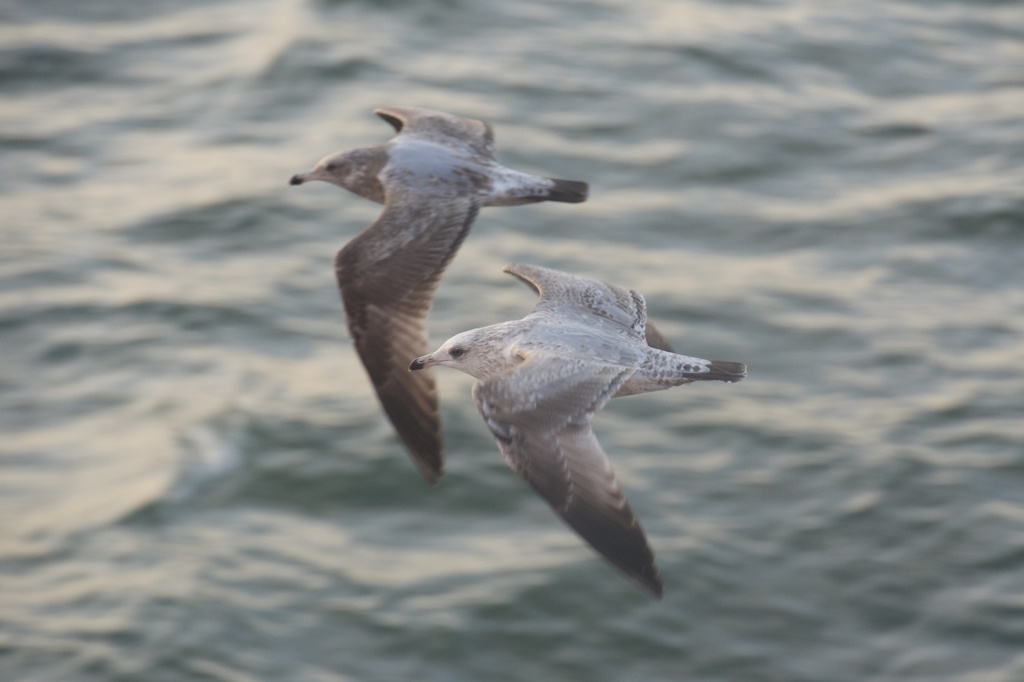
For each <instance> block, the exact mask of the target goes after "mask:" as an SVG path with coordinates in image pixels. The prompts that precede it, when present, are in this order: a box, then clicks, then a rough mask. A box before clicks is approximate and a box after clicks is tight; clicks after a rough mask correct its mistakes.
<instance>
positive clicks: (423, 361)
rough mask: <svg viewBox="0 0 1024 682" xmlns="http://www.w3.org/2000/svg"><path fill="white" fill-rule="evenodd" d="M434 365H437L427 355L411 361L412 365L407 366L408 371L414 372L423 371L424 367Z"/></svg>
mask: <svg viewBox="0 0 1024 682" xmlns="http://www.w3.org/2000/svg"><path fill="white" fill-rule="evenodd" d="M436 364H437V363H436V362H434V358H432V357H430V356H429V355H423V356H421V357H418V358H416V359H415V360H413V361H412V364H410V365H409V371H410V372H415V371H416V370H418V369H424V368H425V367H430V366H431V365H436Z"/></svg>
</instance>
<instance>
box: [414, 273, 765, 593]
mask: <svg viewBox="0 0 1024 682" xmlns="http://www.w3.org/2000/svg"><path fill="white" fill-rule="evenodd" d="M505 272H508V273H511V274H512V275H515V276H516V277H518V278H519V279H521V280H522V281H523V282H525V283H526V284H528V285H529V286H530V287H531V288H533V290H534V291H535V292H536V293H537V294H538V295H539V296H540V300H539V301H538V302H537V305H536V306H535V307H534V309H533V312H531V313H530V314H529V315H527V316H526V317H525V318H523V319H522V320H515V321H512V322H502V323H500V324H495V325H491V326H489V327H482V328H480V329H473V330H471V331H468V332H463V333H462V334H458V335H456V336H453V337H452V338H450V339H448V340H447V341H445V342H444V344H443V345H442V346H441V347H440V348H439V349H438V350H436V351H434V352H433V353H431V354H429V355H424V356H422V357H419V358H416V359H415V360H413V362H412V364H411V365H410V367H409V369H411V370H419V369H423V368H426V367H432V366H434V365H446V366H448V367H454V368H455V369H459V370H462V371H463V372H466V373H467V374H469V375H471V376H473V377H474V378H476V379H478V380H479V381H478V382H477V383H476V384H475V385H474V386H473V398H474V399H475V400H476V405H477V408H478V409H479V410H480V413H481V414H482V415H483V417H484V421H485V422H486V423H487V426H488V428H490V430H491V433H492V434H494V437H495V439H496V440H497V441H498V447H499V449H500V450H501V452H502V454H503V455H504V456H505V460H506V461H507V462H508V464H509V466H510V467H511V468H512V470H513V471H515V472H516V473H517V474H518V475H519V476H521V477H522V478H524V479H526V481H527V482H528V483H529V484H530V485H531V486H533V488H534V490H536V491H537V493H539V494H540V496H541V497H543V498H544V499H545V500H546V501H547V502H548V504H550V505H551V507H552V508H553V509H554V510H555V511H556V512H557V513H558V514H559V515H561V517H562V518H563V519H564V520H565V522H566V523H568V524H569V526H571V527H572V528H573V529H574V530H575V531H576V532H577V533H579V534H580V535H581V536H582V537H583V539H584V540H586V541H587V542H588V543H590V545H591V546H592V547H593V548H594V549H596V550H597V551H598V552H600V553H601V555H603V556H604V557H605V558H606V559H607V560H608V561H610V562H611V563H612V564H613V565H614V566H615V567H616V568H618V569H620V570H621V571H623V572H624V573H625V574H626V575H627V576H629V577H630V578H633V579H634V580H636V581H637V582H639V583H640V584H641V585H643V586H644V587H645V588H647V589H648V590H650V591H651V592H653V593H654V594H655V595H657V596H659V597H660V596H661V592H662V585H661V579H660V578H659V576H658V569H657V567H656V566H655V564H654V554H653V553H652V552H651V549H650V547H648V545H647V538H646V537H645V536H644V532H643V529H642V528H641V527H640V523H639V522H638V521H637V519H636V516H634V514H633V510H632V509H630V507H629V503H627V502H626V497H625V495H623V493H622V489H621V488H619V484H618V483H617V482H616V480H615V473H614V471H612V466H611V462H610V461H609V460H608V455H607V454H605V452H604V450H602V449H601V444H600V443H598V442H597V438H596V437H595V436H594V433H593V431H592V430H591V420H592V419H593V417H594V414H595V413H596V412H597V411H598V410H600V409H601V408H602V407H604V405H605V403H607V402H608V401H609V400H610V399H611V398H613V397H618V396H626V395H634V394H637V393H647V392H650V391H661V390H664V389H666V388H671V387H672V386H679V385H680V384H688V383H691V382H693V381H706V380H715V381H728V382H733V381H739V380H741V379H743V378H744V377H745V376H747V368H746V366H745V365H743V364H742V363H739V362H722V361H717V360H702V359H700V358H692V357H688V356H685V355H677V354H675V353H672V352H669V351H665V350H660V349H658V348H653V347H651V346H650V345H649V341H648V340H647V339H645V334H644V333H645V329H646V328H647V326H648V323H647V305H646V303H645V301H644V297H643V296H641V295H640V294H639V293H637V292H635V291H632V290H630V289H624V288H622V287H618V286H614V285H611V284H605V283H602V282H598V281H595V280H591V279H587V278H585V277H579V276H576V275H570V274H568V273H565V272H559V271H558V270H550V269H548V268H542V267H537V266H533V265H508V266H505Z"/></svg>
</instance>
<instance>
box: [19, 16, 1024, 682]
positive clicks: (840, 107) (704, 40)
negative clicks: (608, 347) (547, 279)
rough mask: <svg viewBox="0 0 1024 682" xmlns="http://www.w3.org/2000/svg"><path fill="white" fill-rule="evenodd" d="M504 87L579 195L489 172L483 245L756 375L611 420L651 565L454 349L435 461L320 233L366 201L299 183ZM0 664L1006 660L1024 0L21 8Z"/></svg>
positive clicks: (495, 669)
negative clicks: (590, 522)
mask: <svg viewBox="0 0 1024 682" xmlns="http://www.w3.org/2000/svg"><path fill="white" fill-rule="evenodd" d="M387 104H397V105H401V104H407V105H420V106H431V107H435V108H439V109H443V110H447V111H452V112H455V113H459V114H463V115H467V116H473V117H478V118H484V119H487V120H489V121H491V122H492V123H493V124H494V126H495V129H496V132H497V138H498V151H499V158H500V159H501V160H502V161H503V162H505V163H506V164H508V165H511V166H513V167H516V168H519V169H522V170H526V171H531V172H536V173H541V174H545V175H553V176H556V177H565V178H578V179H583V180H587V181H589V182H590V183H591V197H592V198H591V200H590V201H589V202H588V203H586V204H583V205H579V206H569V205H555V204H542V205H536V206H529V207H520V208H514V209H488V210H486V211H484V212H483V213H482V214H481V216H480V218H479V220H478V221H477V223H476V226H475V227H474V231H473V234H472V235H470V238H469V239H468V240H467V242H466V244H465V246H464V247H463V249H462V252H461V253H460V255H459V257H458V258H457V259H456V261H455V262H454V264H453V266H452V267H451V269H450V271H449V274H448V276H447V278H446V279H445V281H444V283H443V285H442V287H441V290H440V292H439V298H438V301H437V304H436V307H435V310H434V313H433V317H432V335H433V339H434V340H436V341H437V342H440V341H442V340H443V339H445V338H447V337H448V336H449V335H451V334H453V333H455V332H458V331H462V330H464V329H468V328H470V327H476V326H480V325H484V324H489V323H492V322H497V321H500V320H505V319H511V318H516V317H521V316H522V315H524V314H525V313H526V312H527V311H528V310H529V309H530V308H531V307H532V305H533V300H534V299H533V295H532V294H531V292H530V291H529V290H527V289H526V288H525V287H523V286H522V285H520V284H518V283H517V282H515V281H514V280H513V279H512V278H510V277H508V276H506V275H502V274H501V273H500V270H499V269H500V267H501V265H502V264H503V263H506V262H510V261H525V262H532V263H537V264H541V265H548V266H553V267H557V268H561V269H565V270H570V271H574V272H579V273H582V274H587V275H590V276H594V277H599V278H604V279H607V280H610V281H614V282H617V283H620V284H623V285H627V286H630V287H634V288H636V289H638V290H640V291H642V292H644V293H645V294H646V296H647V298H648V301H649V305H650V310H651V315H652V317H653V318H654V319H656V320H657V321H658V323H659V325H660V326H661V328H662V330H663V331H665V332H666V334H667V335H668V336H669V337H670V338H671V339H672V341H673V343H674V344H675V346H676V347H677V348H678V349H679V350H681V351H684V352H687V353H690V354H694V355H699V356H703V357H714V358H719V359H725V360H740V361H744V362H746V363H748V364H749V367H750V378H749V379H748V380H746V381H744V382H742V383H739V384H735V385H711V384H707V385H694V386H687V387H683V388H680V389H676V390H672V391H668V392H664V393H661V394H652V395H647V396H641V397H633V398H629V399H626V400H616V401H613V402H612V403H611V404H610V405H609V406H608V409H607V410H605V411H604V412H603V413H601V414H600V415H599V416H598V418H597V419H596V422H595V424H596V430H597V432H598V435H599V437H600V438H601V440H602V442H603V444H604V446H605V447H606V449H607V450H608V451H609V453H610V454H611V456H612V459H613V461H614V463H615V465H616V469H617V471H618V474H619V477H620V480H621V481H622V484H623V486H624V488H625V489H626V492H627V494H628V495H629V497H630V500H631V502H632V504H633V507H634V508H635V509H636V511H637V513H638V514H639V515H640V517H641V519H642V521H643V523H644V526H645V528H646V530H647V532H648V535H649V537H650V540H651V544H652V546H653V547H654V549H655V551H656V553H657V555H658V562H659V565H660V567H661V571H662V575H663V578H664V582H665V592H666V594H665V599H664V600H663V601H661V602H658V601H655V600H653V599H652V598H650V597H649V596H648V595H647V594H646V593H644V592H642V591H641V590H640V589H638V588H636V587H635V586H633V585H632V584H631V583H629V582H628V581H626V580H624V579H623V578H622V577H621V576H619V575H618V574H617V573H616V572H615V571H614V570H612V569H610V568H609V567H608V566H606V565H605V564H604V563H603V562H602V561H601V560H600V559H598V558H597V557H596V556H595V555H594V554H593V553H592V552H591V551H590V550H589V549H588V548H587V547H585V546H584V545H583V544H582V543H581V542H580V541H579V540H578V539H577V538H576V536H575V535H573V534H572V533H571V532H569V531H568V530H566V529H565V528H564V527H563V526H562V525H561V524H560V523H559V521H558V520H557V519H556V517H555V516H554V515H553V514H552V513H551V512H550V511H549V510H548V508H547V507H546V506H545V505H544V503H543V502H541V501H540V500H539V498H537V497H536V496H535V495H534V494H533V493H532V492H531V491H530V490H529V489H528V488H527V487H526V486H525V485H524V484H523V483H522V482H521V481H520V480H519V479H517V478H516V477H515V476H514V475H513V474H512V473H511V472H510V471H509V470H508V469H507V468H506V467H505V465H504V463H503V462H502V460H501V456H500V455H499V453H498V451H497V448H496V446H495V444H494V442H493V440H492V439H491V436H490V434H489V432H488V431H487V429H486V427H485V426H484V424H483V423H482V421H481V419H480V417H479V415H478V414H477V412H476V409H475V407H474V405H473V402H472V400H471V398H470V395H469V389H470V386H471V384H472V380H470V379H469V378H468V377H465V376H463V375H461V374H459V373H457V372H454V371H448V372H445V373H442V374H440V375H439V376H440V381H441V383H442V393H443V400H444V419H445V433H446V438H447V450H448V467H447V470H448V474H447V476H446V478H445V479H444V480H443V481H442V483H441V484H439V485H438V486H436V487H434V488H431V487H430V486H428V485H427V484H426V483H425V481H424V480H423V479H422V477H421V476H420V475H419V473H418V472H417V471H416V469H415V467H414V466H413V465H412V464H411V463H410V462H409V461H408V458H407V457H406V455H405V454H404V452H403V450H402V448H401V447H400V446H399V444H398V442H397V440H396V439H395V437H394V436H393V434H392V432H391V430H390V427H389V426H388V425H387V423H386V422H385V420H384V418H383V417H382V415H381V413H380V410H379V408H378V406H377V404H376V401H375V399H374V398H373V395H372V393H371V390H370V388H369V385H368V382H367V381H366V379H365V377H364V375H363V372H362V368H361V366H360V365H359V363H358V361H357V360H356V358H355V354H354V352H353V349H352V347H351V344H350V342H349V339H348V334H347V331H346V329H345V326H344V321H343V315H342V312H341V307H340V303H339V301H338V297H337V293H336V291H335V288H334V280H333V272H332V268H331V262H332V258H333V254H334V252H335V251H336V250H337V249H338V248H339V247H340V246H341V245H342V244H344V243H345V241H346V240H347V239H349V238H350V237H351V236H352V235H354V234H356V233H357V232H358V231H359V230H361V229H362V228H363V227H364V226H365V225H367V224H368V223H369V222H370V221H371V220H372V219H373V218H374V217H375V216H376V214H377V212H378V207H377V206H375V205H373V204H370V203H369V202H367V201H364V200H361V199H359V198H358V197H355V196H353V195H349V194H346V193H344V192H342V191H340V190H338V189H336V188H332V187H329V186H327V185H323V184H317V185H310V186H303V187H299V188H294V187H288V186H287V180H288V178H289V177H290V175H291V174H292V173H294V172H296V171H300V170H304V169H306V168H307V167H309V166H310V165H311V164H312V163H313V162H314V161H316V160H317V159H318V158H320V156H322V155H323V154H325V153H327V152H330V151H334V150H336V149H342V148H348V147H353V146H360V145H366V144H374V143H377V142H380V141H383V140H386V139H387V138H388V137H389V136H390V128H388V127H387V126H386V125H385V124H384V123H383V122H381V121H379V120H377V119H376V118H375V117H374V116H373V115H372V113H371V112H372V109H373V108H374V107H376V106H380V105H387ZM0 169H2V174H3V175H2V177H3V183H2V185H0V216H2V225H3V247H2V249H0V353H2V355H0V363H2V365H0V370H2V371H0V429H2V434H3V435H2V440H0V518H2V519H3V520H2V523H0V679H2V680H4V681H7V680H11V681H19V682H20V681H28V680H31V681H33V682H37V681H65V680H75V681H77V680H84V681H93V680H117V681H127V680H145V681H147V682H165V681H166V682H171V681H178V680H216V681H222V682H249V681H253V680H259V681H292V680H295V681H307V680H309V681H312V682H340V681H357V680H358V681H362V680H369V681H376V680H381V681H389V680H403V679H404V680H423V681H428V682H433V681H439V682H440V681H445V682H447V681H456V682H462V681H470V680H488V681H491V680H495V681H502V680H517V681H518V680H544V681H556V682H557V681H563V680H565V681H569V680H587V681H590V682H602V681H612V680H615V681H619V680H645V681H668V680H687V681H689V680H699V681H708V682H710V681H723V682H724V681H737V682H739V681H744V682H750V681H762V680H763V681H769V682H774V681H780V682H788V681H798V682H861V681H864V680H871V681H888V680H901V681H902V680H913V681H918V682H935V681H954V680H955V681H957V682H1020V681H1021V680H1024V7H1022V5H1021V4H1020V3H1015V2H941V1H938V0H936V1H932V0H928V1H925V0H922V1H920V2H912V1H910V0H902V1H898V0H897V1H890V2H871V1H868V2H859V3H824V2H815V1H814V0H794V1H793V2H769V1H762V2H759V1H755V0H747V1H740V0H738V1H735V2H712V1H711V0H706V1H703V2H702V1H688V0H684V1H681V2H677V1H675V0H661V1H658V0H589V1H582V0H566V1H564V2H551V1H550V0H520V1H502V0H489V1H487V2H469V1H468V0H465V1H459V0H427V1H423V2H420V1H416V2H413V1H412V0H389V1H387V2H370V1H369V0H366V1H364V2H355V1H352V2H340V1H325V0H320V1H316V0H258V1H256V2H242V1H241V0H225V1H223V2H216V3H212V2H205V1H203V2H199V1H198V0H196V1H192V2H188V1H173V2H172V1H171V0H147V1H145V2H132V3H126V2H116V1H114V0H94V1H92V2H72V1H71V0H68V1H66V2H59V1H58V0H48V1H42V2H40V1H37V0H7V1H6V2H4V3H3V5H2V7H0Z"/></svg>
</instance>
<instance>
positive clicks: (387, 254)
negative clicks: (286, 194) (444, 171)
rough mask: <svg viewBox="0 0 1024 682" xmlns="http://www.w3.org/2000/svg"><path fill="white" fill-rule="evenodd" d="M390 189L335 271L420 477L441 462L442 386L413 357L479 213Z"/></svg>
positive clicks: (422, 346)
mask: <svg viewBox="0 0 1024 682" xmlns="http://www.w3.org/2000/svg"><path fill="white" fill-rule="evenodd" d="M426 199H427V200H425V198H424V197H422V196H419V195H418V194H417V193H416V192H413V191H411V190H409V189H403V188H401V187H394V186H389V187H388V201H387V203H386V204H385V207H384V212H383V213H381V215H380V217H379V218H378V219H377V220H376V222H374V223H373V224H372V225H370V227H369V228H367V229H366V230H364V231H363V232H362V233H361V234H359V235H358V236H356V237H355V238H354V239H352V240H351V241H350V242H349V243H348V244H346V245H345V247H344V248H342V249H341V251H339V252H338V255H337V256H336V257H335V261H334V268H335V273H336V275H337V277H338V286H339V288H340V289H341V298H342V301H343V302H344V304H345V313H346V315H347V317H348V328H349V331H350V333H351V335H352V340H353V342H354V343H355V347H356V350H357V351H358V353H359V358H360V359H361V360H362V362H363V365H364V366H365V367H366V371H367V373H369V375H370V379H371V381H372V382H373V386H374V388H375V389H376V391H377V397H378V398H379V399H380V403H381V405H382V406H383V408H384V411H385V412H386V413H387V415H388V418H389V419H390V420H391V423H392V424H393V425H394V427H395V430H396V431H397V432H398V435H399V437H400V438H401V439H402V442H403V443H404V444H405V446H406V448H407V449H408V450H409V453H410V455H411V456H412V458H413V461H415V462H416V464H417V465H418V466H419V468H420V469H421V470H422V471H423V474H424V475H425V476H426V477H427V478H428V479H429V480H430V481H431V482H434V481H436V480H437V479H438V478H440V476H441V473H442V471H441V469H442V465H443V457H442V446H441V424H440V417H439V415H438V399H437V388H436V385H435V383H434V376H433V373H432V372H430V371H423V372H410V371H409V361H410V360H411V359H413V358H416V357H419V356H420V355H424V354H426V353H428V352H429V351H430V348H429V343H428V339H427V328H426V317H427V314H428V312H429V311H430V305H431V303H432V301H433V298H434V292H435V290H436V289H437V286H438V284H439V282H440V281H441V276H442V274H443V273H444V270H445V268H446V267H447V266H448V263H449V262H450V261H451V259H452V258H453V257H454V256H455V252H456V251H457V250H458V248H459V246H460V245H461V244H462V240H463V239H464V238H465V237H466V234H468V232H469V229H470V226H471V225H472V223H473V220H474V218H475V217H476V214H477V211H478V210H479V208H480V206H479V201H478V200H476V199H475V198H473V197H469V196H451V197H445V198H443V200H438V199H437V198H436V197H433V198H429V197H428V198H426Z"/></svg>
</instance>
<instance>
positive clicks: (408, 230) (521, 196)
mask: <svg viewBox="0 0 1024 682" xmlns="http://www.w3.org/2000/svg"><path fill="white" fill-rule="evenodd" d="M375 113H376V114H377V115H378V116H380V117H381V118H383V119H384V120H385V121H387V122H388V123H390V124H391V125H392V126H393V127H394V128H395V130H396V131H397V133H398V134H397V135H395V137H394V138H392V139H391V140H390V141H389V142H387V143H385V144H382V145H377V146H374V147H364V148H360V149H353V150H350V151H344V152H338V153H335V154H331V155H330V156H326V157H324V158H323V159H321V160H320V161H319V162H318V163H317V164H316V166H314V167H313V169H312V170H310V171H307V172H305V173H298V174H297V175H294V176H293V177H292V179H291V184H292V185H301V184H303V183H305V182H309V181H312V180H322V181H324V182H329V183H331V184H334V185H338V186H339V187H343V188H344V189H347V190H349V191H351V192H354V193H355V194H358V195H359V196H361V197H364V198H366V199H369V200H371V201H375V202H377V203H380V204H384V211H383V212H382V213H381V214H380V216H379V217H378V218H377V220H376V221H375V222H374V223H373V224H372V225H370V226H369V227H368V228H366V229H365V230H364V231H363V232H362V233H360V234H359V235H357V236H356V237H355V238H353V239H352V240H351V241H349V242H348V244H346V245H345V247H344V248H342V249H341V250H340V251H339V252H338V254H337V256H336V257H335V259H334V270H335V274H336V275H337V278H338V285H339V287H340V289H341V298H342V301H343V303H344V305H345V312H346V315H347V318H348V327H349V331H350V333H351V335H352V339H353V342H354V343H355V347H356V350H357V351H358V353H359V357H360V359H361V360H362V362H363V365H364V366H365V367H366V371H367V373H368V374H369V375H370V379H371V381H372V382H373V386H374V388H375V389H376V391H377V397H378V398H380V402H381V405H382V406H383V407H384V411H385V412H386V413H387V415H388V418H389V419H390V420H391V423H392V424H393V425H394V427H395V429H396V431H397V432H398V435H399V437H400V438H401V439H402V442H403V443H404V444H405V446H406V448H407V449H408V450H409V453H410V455H411V456H412V458H413V461H415V462H416V464H417V465H418V466H419V468H420V469H421V470H422V472H423V473H424V475H425V476H426V477H427V478H428V479H429V480H430V481H431V482H433V481H436V480H437V479H438V478H439V477H440V476H441V469H442V464H443V461H442V451H441V424H440V418H439V416H438V399H437V389H436V386H435V383H434V377H433V375H432V373H430V372H419V373H417V374H410V373H409V372H408V371H407V369H408V366H409V358H412V357H416V356H417V355H422V354H424V353H426V352H427V351H428V350H429V349H430V347H429V346H428V345H427V344H428V341H427V327H426V318H427V313H428V312H429V311H430V305H431V302H432V301H433V298H434V292H435V290H436V289H437V286H438V283H439V282H440V280H441V276H442V274H443V273H444V270H445V268H446V267H447V266H448V263H449V262H450V261H451V259H452V258H453V257H454V256H455V252H456V251H457V250H458V248H459V245H460V244H462V240H463V239H464V238H465V237H466V234H467V233H468V232H469V228H470V226H471V225H472V224H473V220H474V218H476V214H477V212H478V211H479V210H480V208H481V207H482V206H515V205H518V204H530V203H536V202H539V201H561V202H566V203H579V202H582V201H585V200H586V198H587V184H586V183H584V182H577V181H575V180H555V179H551V178H542V177H538V176H535V175H528V174H526V173H520V172H519V171H515V170H512V169H511V168H506V167H505V166H502V165H500V164H498V162H497V161H496V160H495V156H494V132H493V131H492V130H491V126H490V125H489V124H487V123H485V122H483V121H476V120H473V119H468V118H459V117H457V116H453V115H451V114H446V113H443V112H440V111H432V110H430V109H419V108H412V107H387V108H380V109H377V110H376V111H375Z"/></svg>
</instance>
